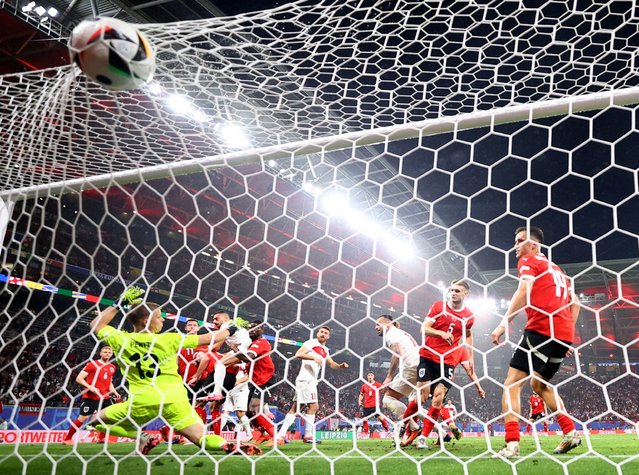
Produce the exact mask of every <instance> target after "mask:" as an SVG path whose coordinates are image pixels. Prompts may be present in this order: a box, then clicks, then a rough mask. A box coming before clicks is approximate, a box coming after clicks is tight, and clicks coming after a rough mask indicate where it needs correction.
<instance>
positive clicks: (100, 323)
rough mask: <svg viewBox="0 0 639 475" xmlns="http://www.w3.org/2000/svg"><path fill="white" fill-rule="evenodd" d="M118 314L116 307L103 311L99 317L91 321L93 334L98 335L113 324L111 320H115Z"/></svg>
mask: <svg viewBox="0 0 639 475" xmlns="http://www.w3.org/2000/svg"><path fill="white" fill-rule="evenodd" d="M117 314H118V309H117V308H116V307H114V306H110V307H107V308H105V309H104V310H102V311H101V312H100V313H99V314H98V316H97V317H95V318H94V319H93V320H92V321H91V332H93V333H95V334H96V335H97V334H98V333H99V332H100V330H102V329H103V328H104V327H106V326H107V325H108V324H109V323H111V320H113V317H115V316H116V315H117Z"/></svg>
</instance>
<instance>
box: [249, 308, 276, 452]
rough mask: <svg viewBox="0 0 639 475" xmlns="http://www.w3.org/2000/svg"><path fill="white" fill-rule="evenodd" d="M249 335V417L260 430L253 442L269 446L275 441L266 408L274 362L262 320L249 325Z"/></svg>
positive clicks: (268, 412) (273, 429)
mask: <svg viewBox="0 0 639 475" xmlns="http://www.w3.org/2000/svg"><path fill="white" fill-rule="evenodd" d="M249 335H250V337H251V341H252V343H251V345H250V346H249V347H248V350H247V351H246V356H242V358H246V359H247V360H248V361H249V362H250V363H251V368H250V370H249V374H250V382H249V388H250V395H249V417H251V418H252V420H253V423H254V424H255V425H256V426H257V427H258V428H259V429H261V431H262V434H266V435H262V436H260V437H258V438H257V439H256V440H255V441H254V443H256V444H261V443H262V442H267V445H269V446H271V445H273V444H274V443H275V426H274V425H273V421H272V419H271V412H270V411H269V410H268V409H265V408H268V399H269V397H270V393H269V383H271V379H272V378H273V375H274V374H275V364H274V363H273V359H272V358H271V352H272V351H273V348H271V344H270V343H269V342H268V340H267V339H266V338H264V336H263V335H264V327H263V325H262V322H260V321H258V320H255V321H253V322H251V324H250V325H249Z"/></svg>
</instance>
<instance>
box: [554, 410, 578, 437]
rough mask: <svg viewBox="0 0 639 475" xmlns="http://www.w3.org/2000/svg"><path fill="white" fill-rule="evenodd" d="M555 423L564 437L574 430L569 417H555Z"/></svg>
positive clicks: (561, 415) (573, 424)
mask: <svg viewBox="0 0 639 475" xmlns="http://www.w3.org/2000/svg"><path fill="white" fill-rule="evenodd" d="M557 422H558V423H559V427H561V432H563V433H564V435H566V434H567V433H568V432H570V431H571V430H575V423H574V422H573V421H572V419H571V418H570V417H568V416H567V415H565V414H560V415H558V416H557Z"/></svg>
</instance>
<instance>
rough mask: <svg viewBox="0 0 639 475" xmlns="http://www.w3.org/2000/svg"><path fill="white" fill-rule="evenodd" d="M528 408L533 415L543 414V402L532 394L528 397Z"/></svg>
mask: <svg viewBox="0 0 639 475" xmlns="http://www.w3.org/2000/svg"><path fill="white" fill-rule="evenodd" d="M530 408H531V409H532V413H533V415H535V414H543V413H544V409H545V407H544V400H543V399H542V398H541V397H540V396H537V395H536V394H533V395H532V396H530Z"/></svg>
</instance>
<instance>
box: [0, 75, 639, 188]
mask: <svg viewBox="0 0 639 475" xmlns="http://www.w3.org/2000/svg"><path fill="white" fill-rule="evenodd" d="M637 103H639V87H632V88H626V89H622V90H619V91H617V90H612V91H607V92H599V93H593V94H587V95H583V96H577V97H567V98H562V99H554V100H549V101H542V102H536V103H532V104H522V105H517V106H508V107H502V108H499V109H493V110H487V111H477V112H472V113H467V114H459V115H457V116H452V117H442V118H438V119H427V120H424V121H421V122H414V123H409V124H402V125H397V126H390V127H383V128H379V129H372V130H363V131H358V132H351V133H346V134H341V135H337V136H327V137H317V138H314V139H310V140H305V141H298V142H291V143H286V144H282V145H273V146H270V147H264V148H261V149H248V150H241V151H237V152H230V153H225V154H221V155H216V156H211V157H202V158H198V159H190V160H182V161H177V162H172V163H170V164H161V165H155V166H147V167H144V168H134V169H130V170H123V171H118V172H114V173H110V174H105V175H97V176H92V177H82V178H76V179H73V180H66V181H64V182H57V183H56V182H53V183H46V184H42V185H36V186H31V187H23V188H16V189H8V190H4V191H1V192H0V197H4V196H11V197H13V198H15V197H18V198H19V199H26V198H29V197H32V196H34V194H37V193H38V192H39V191H46V192H47V193H51V194H58V193H61V192H62V193H64V192H70V191H82V190H83V189H87V188H90V187H92V188H102V187H104V186H107V185H109V184H112V183H119V184H126V183H131V182H135V181H139V180H153V179H157V178H165V177H167V176H175V175H184V174H189V173H194V172H198V171H201V170H202V169H213V168H218V167H226V166H236V165H242V164H248V163H265V162H268V161H269V160H276V161H277V160H282V159H284V160H286V159H290V160H294V159H295V158H299V157H305V156H307V155H312V154H320V155H321V154H325V153H330V152H333V151H337V150H347V149H352V148H357V147H366V146H368V145H377V144H379V143H384V142H391V141H399V140H406V139H414V138H421V137H424V136H430V135H438V134H445V133H449V132H453V133H457V132H459V131H464V130H469V129H481V128H493V127H495V126H498V125H503V124H509V123H514V122H533V121H534V120H537V119H543V118H549V117H557V116H566V115H569V114H577V113H579V112H590V111H596V110H602V109H605V108H607V107H615V106H618V107H622V106H628V105H633V104H637ZM44 165H45V166H46V160H45V164H44Z"/></svg>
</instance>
